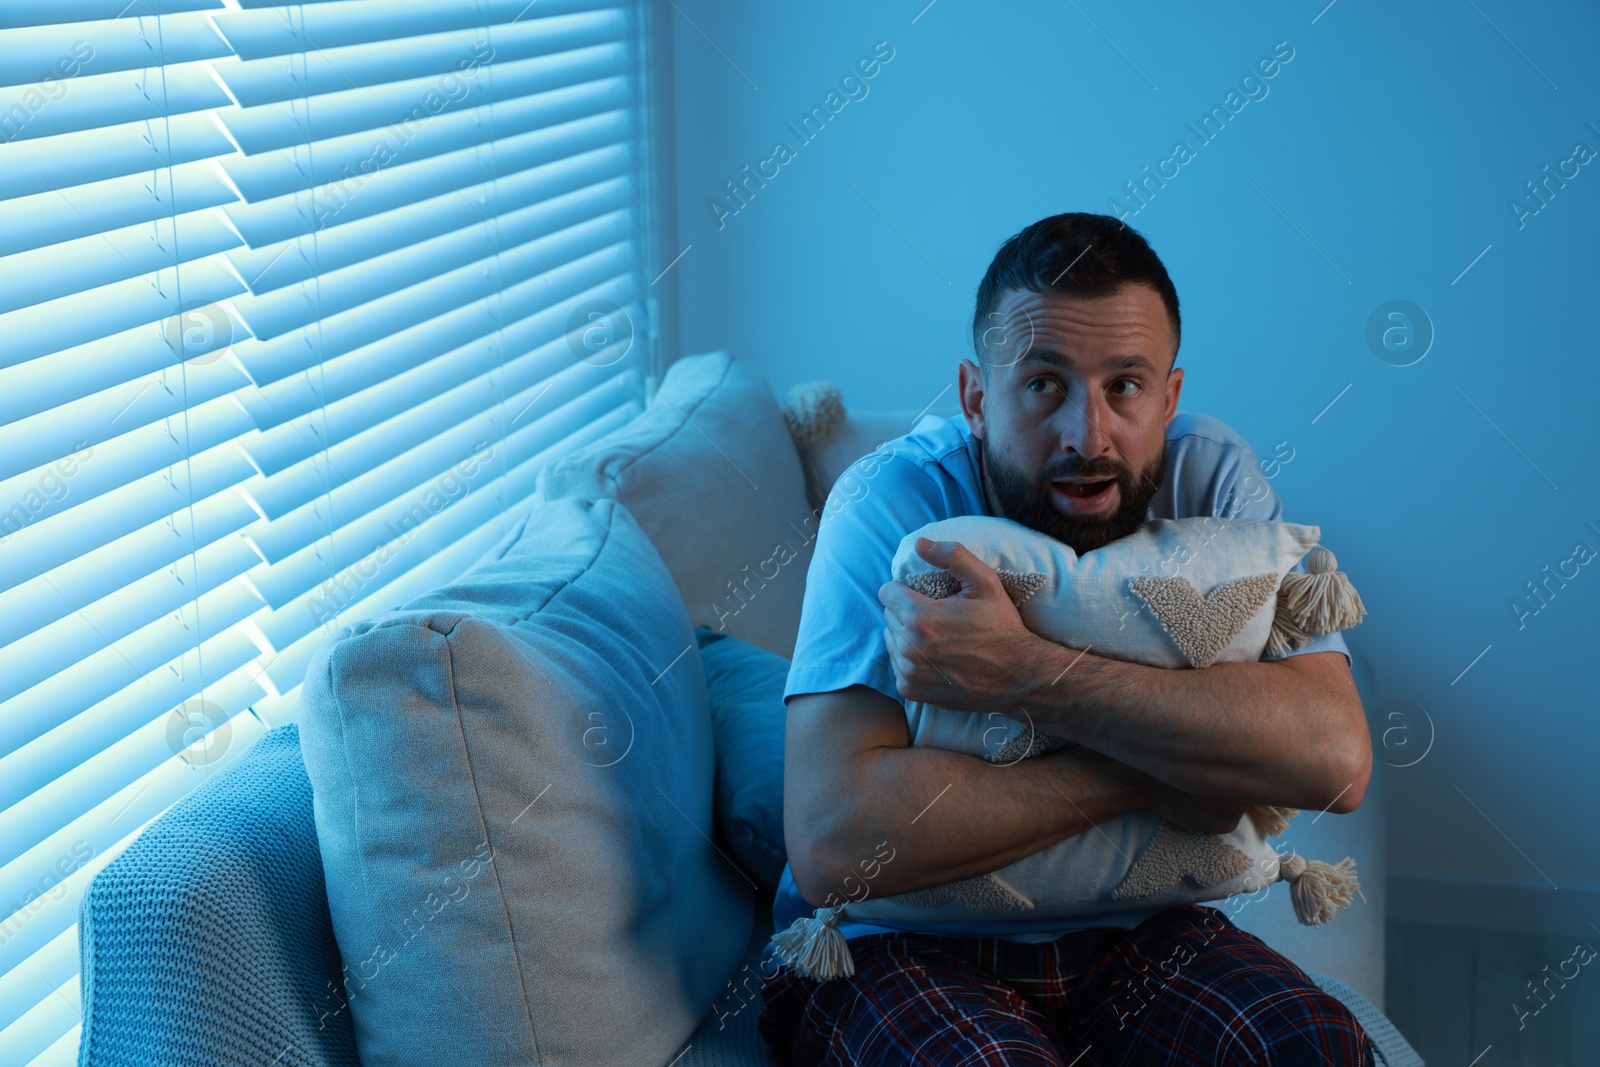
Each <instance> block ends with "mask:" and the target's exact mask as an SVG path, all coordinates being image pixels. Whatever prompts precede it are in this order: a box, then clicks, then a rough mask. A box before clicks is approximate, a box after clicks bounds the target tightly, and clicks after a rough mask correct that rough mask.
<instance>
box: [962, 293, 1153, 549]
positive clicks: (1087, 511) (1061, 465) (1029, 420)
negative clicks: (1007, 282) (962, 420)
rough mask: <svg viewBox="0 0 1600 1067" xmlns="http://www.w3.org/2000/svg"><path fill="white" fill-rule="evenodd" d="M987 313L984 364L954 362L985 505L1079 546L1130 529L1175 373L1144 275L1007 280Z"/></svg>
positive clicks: (1138, 515)
mask: <svg viewBox="0 0 1600 1067" xmlns="http://www.w3.org/2000/svg"><path fill="white" fill-rule="evenodd" d="M991 324H992V325H991V327H990V329H988V330H987V331H986V332H985V334H984V336H983V338H982V346H983V356H982V359H983V362H984V364H985V366H984V368H983V369H984V370H986V371H987V374H986V375H983V374H980V368H979V366H978V365H977V364H975V363H973V362H972V361H971V360H962V362H961V406H962V410H963V411H965V412H966V415H967V422H968V424H969V425H970V426H971V427H972V432H973V435H974V436H975V437H977V438H979V439H980V441H981V444H980V453H981V457H982V463H981V466H982V468H983V481H984V488H985V489H986V491H987V492H988V494H989V502H990V506H991V507H993V508H994V509H995V511H996V513H997V514H1000V515H1003V516H1005V517H1006V518H1009V519H1012V520H1014V521H1016V522H1020V523H1022V524H1023V525H1025V526H1030V527H1032V528H1033V529H1036V530H1039V531H1040V532H1042V533H1046V534H1049V535H1050V536H1051V537H1054V538H1056V539H1057V540H1059V541H1062V542H1064V543H1065V544H1067V545H1069V546H1071V548H1072V549H1073V550H1074V551H1075V552H1077V553H1078V554H1080V555H1082V554H1083V553H1085V552H1089V551H1092V550H1094V549H1096V548H1100V547H1102V546H1103V545H1107V544H1109V543H1111V542H1112V541H1115V540H1117V539H1118V538H1121V537H1126V536H1127V535H1128V534H1131V533H1133V532H1134V531H1135V530H1137V529H1138V528H1139V526H1140V525H1141V524H1143V522H1144V521H1145V513H1146V511H1147V510H1148V508H1149V506H1150V500H1151V498H1152V497H1154V496H1155V493H1156V490H1157V489H1159V488H1160V486H1161V478H1162V474H1163V470H1164V465H1165V461H1166V428H1167V423H1168V422H1169V421H1170V420H1171V419H1172V416H1173V414H1174V413H1175V412H1176V411H1177V408H1178V392H1179V390H1180V388H1181V387H1182V384H1183V371H1182V370H1181V369H1173V370H1171V372H1170V373H1169V371H1168V368H1169V367H1170V366H1171V364H1172V362H1173V360H1174V358H1175V357H1174V355H1173V350H1172V341H1173V338H1172V327H1171V323H1170V322H1169V321H1168V319H1167V312H1166V307H1165V305H1163V304H1162V302H1161V297H1160V296H1159V295H1157V293H1156V291H1155V290H1154V289H1152V288H1151V287H1150V286H1148V285H1144V284H1128V285H1124V286H1122V288H1120V289H1119V290H1118V291H1117V292H1115V293H1113V294H1112V295H1110V296H1105V297H1097V298H1095V299H1093V300H1084V299H1080V298H1076V297H1068V296H1062V295H1061V294H1059V293H1030V292H1023V291H1020V290H1015V289H1012V290H1007V291H1006V293H1005V294H1004V296H1003V297H1002V299H1001V301H1000V304H999V306H998V308H997V309H996V313H995V316H994V317H992V318H991ZM985 378H986V379H987V380H985Z"/></svg>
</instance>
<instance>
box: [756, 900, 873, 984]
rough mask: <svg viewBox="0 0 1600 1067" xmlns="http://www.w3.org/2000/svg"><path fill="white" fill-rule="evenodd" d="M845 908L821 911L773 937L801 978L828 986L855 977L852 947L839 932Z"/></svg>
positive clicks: (792, 924)
mask: <svg viewBox="0 0 1600 1067" xmlns="http://www.w3.org/2000/svg"><path fill="white" fill-rule="evenodd" d="M843 908H844V905H843V904H840V905H839V906H838V907H833V908H818V909H817V912H816V914H815V915H802V916H801V917H800V918H798V919H796V920H795V921H794V922H792V923H790V924H789V926H788V929H786V930H784V931H783V932H782V933H780V934H776V935H774V936H773V938H772V947H773V948H774V949H776V950H777V952H778V955H779V956H780V957H781V958H782V959H783V961H784V962H785V963H787V964H788V965H789V968H790V969H791V970H792V971H794V973H795V974H797V975H799V976H800V977H801V978H813V979H816V980H817V981H822V982H825V981H828V980H829V979H832V978H848V977H850V976H851V975H853V974H855V973H856V964H855V960H854V959H852V958H851V956H850V943H849V942H848V941H846V940H845V939H844V935H843V934H841V933H840V932H839V931H838V929H837V926H838V922H839V913H840V912H841V911H842V910H843Z"/></svg>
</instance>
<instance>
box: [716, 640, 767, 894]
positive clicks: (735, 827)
mask: <svg viewBox="0 0 1600 1067" xmlns="http://www.w3.org/2000/svg"><path fill="white" fill-rule="evenodd" d="M694 633H695V638H696V640H698V641H699V643H700V662H701V665H702V666H703V667H704V668H705V674H706V699H707V700H708V701H709V702H710V704H711V733H712V737H713V738H714V739H715V741H716V746H717V785H716V810H717V823H718V825H720V826H721V828H722V836H723V839H724V840H726V841H727V842H728V844H729V846H730V847H732V849H733V851H734V854H735V855H736V856H738V857H739V859H740V861H741V862H742V863H743V864H744V865H745V866H746V867H748V868H749V869H750V870H751V872H752V873H754V874H755V876H756V877H757V878H759V879H760V880H761V881H762V882H763V883H764V884H765V885H766V886H767V887H768V888H769V889H773V890H776V889H777V888H778V882H779V880H780V879H781V878H782V877H783V865H784V864H785V863H787V862H788V853H787V851H786V850H785V849H784V846H783V725H784V708H783V683H784V681H785V680H786V679H787V678H788V676H789V661H788V660H786V659H784V658H783V657H782V656H777V655H774V654H772V653H771V652H768V651H767V650H766V649H764V648H757V647H756V646H755V645H752V644H750V643H749V642H748V641H741V640H740V639H739V638H737V637H733V636H730V635H728V634H719V633H717V632H716V631H715V630H712V629H710V628H708V627H704V626H701V627H697V628H696V629H695V632H694Z"/></svg>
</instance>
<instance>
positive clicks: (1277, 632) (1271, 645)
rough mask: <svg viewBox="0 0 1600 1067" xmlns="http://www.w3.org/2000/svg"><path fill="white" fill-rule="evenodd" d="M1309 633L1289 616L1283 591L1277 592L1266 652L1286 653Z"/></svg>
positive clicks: (1290, 576)
mask: <svg viewBox="0 0 1600 1067" xmlns="http://www.w3.org/2000/svg"><path fill="white" fill-rule="evenodd" d="M1299 577H1301V575H1298V574H1291V575H1289V576H1288V577H1287V578H1285V581H1287V580H1288V578H1299ZM1309 640H1311V635H1310V634H1308V633H1306V631H1305V630H1304V629H1303V628H1301V626H1300V624H1299V623H1298V622H1296V621H1295V620H1294V619H1292V618H1290V617H1289V612H1288V609H1287V608H1285V606H1284V599H1283V592H1282V590H1279V592H1278V611H1277V614H1275V615H1273V616H1272V632H1271V633H1269V634H1267V652H1269V653H1270V654H1271V655H1274V656H1282V655H1286V654H1287V653H1288V652H1289V650H1290V649H1292V648H1299V647H1300V646H1301V645H1303V644H1305V643H1306V642H1307V641H1309Z"/></svg>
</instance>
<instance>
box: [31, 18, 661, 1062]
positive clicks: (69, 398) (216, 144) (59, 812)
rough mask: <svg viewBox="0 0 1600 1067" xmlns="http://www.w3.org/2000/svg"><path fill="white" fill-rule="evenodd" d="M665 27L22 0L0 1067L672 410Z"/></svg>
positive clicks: (61, 1027)
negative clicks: (139, 873) (425, 621)
mask: <svg viewBox="0 0 1600 1067" xmlns="http://www.w3.org/2000/svg"><path fill="white" fill-rule="evenodd" d="M645 20H646V15H645V13H644V11H643V10H642V8H641V6H640V5H638V4H636V3H631V2H629V3H603V2H596V0H590V2H583V0H537V2H535V3H530V2H529V0H513V2H501V0H459V2H454V3H449V4H441V3H439V2H438V0H327V2H321V3H305V4H276V3H269V2H264V0H228V2H224V0H133V2H132V3H128V0H108V2H103V0H0V1067H3V1064H10V1063H30V1062H37V1063H72V1062H76V1047H77V1032H78V1031H77V1027H78V1023H79V1021H80V1015H79V1013H78V999H79V997H78V989H77V979H76V975H77V964H78V946H77V940H76V931H75V927H74V924H75V920H76V916H77V908H78V901H79V899H80V898H81V895H82V891H83V887H84V885H85V884H86V883H87V881H88V880H89V878H91V877H92V876H93V875H94V873H95V872H96V871H98V870H99V869H100V868H101V867H102V866H104V864H105V863H106V862H108V861H109V860H110V859H111V858H112V857H113V856H115V854H116V853H117V852H118V851H119V850H120V849H121V848H123V847H125V846H126V845H127V843H128V842H129V841H131V840H132V838H133V836H135V835H136V834H137V833H138V831H139V830H140V829H141V828H142V827H143V826H145V825H147V824H148V823H149V822H150V821H151V820H152V819H154V818H155V817H156V816H157V815H159V814H160V813H161V812H162V811H163V810H165V809H166V808H167V807H168V806H169V805H171V804H172V803H173V802H174V801H175V800H177V799H178V798H180V797H181V796H183V795H184V794H186V793H187V792H189V791H190V790H192V789H194V788H195V787H196V786H197V785H199V784H200V783H201V782H202V781H204V780H205V779H206V778H207V777H208V776H209V775H211V774H213V773H215V772H216V771H217V770H218V769H219V768H221V767H223V766H225V765H226V764H227V763H228V762H229V761H230V760H232V759H234V758H237V756H239V755H240V754H242V753H243V752H244V750H245V749H246V748H248V747H249V745H250V743H251V742H253V741H254V740H255V738H256V737H258V736H259V735H260V734H261V733H262V732H263V731H265V730H266V729H268V728H269V727H271V726H274V725H277V724H279V723H282V722H287V721H292V720H293V719H294V717H295V714H296V706H297V695H298V687H299V683H300V681H301V678H302V677H303V676H304V673H305V668H306V665H307V663H308V662H309V660H310V657H311V654H312V652H313V651H314V650H315V648H316V646H317V645H318V644H319V643H320V642H321V641H322V640H323V639H324V637H325V636H326V635H327V634H328V633H330V632H332V630H333V629H335V628H336V626H337V625H340V624H343V623H347V622H350V621H353V620H355V619H359V618H362V617H364V616H367V615H370V614H372V613H373V612H376V611H380V610H383V609H385V608H388V607H392V606H394V605H396V604H399V603H401V602H403V601H405V600H407V599H409V598H411V597H413V596H416V595H418V594H420V593H423V592H425V591H427V590H428V589H431V588H433V587H434V586H436V585H439V584H441V583H443V582H445V581H448V580H449V579H450V578H452V577H454V576H455V575H457V574H459V573H460V572H461V571H462V570H463V569H465V568H466V567H467V566H469V565H470V564H471V563H472V562H473V561H474V560H475V559H476V558H477V557H478V556H479V555H480V554H482V552H484V551H485V550H486V549H488V548H489V547H491V546H492V545H493V544H494V543H495V541H496V540H498V539H499V537H500V536H501V535H502V534H503V533H504V532H505V530H506V529H507V528H508V527H509V525H510V523H511V522H512V521H514V518H515V516H516V515H517V514H518V513H519V511H520V509H521V508H522V507H523V506H525V504H526V503H527V502H528V500H529V498H530V497H531V495H532V493H533V489H534V479H535V476H536V474H537V472H538V470H539V469H540V468H541V467H542V466H543V465H544V464H545V463H546V462H548V461H549V460H550V459H551V458H552V457H554V456H557V455H560V454H562V453H564V452H566V451H569V450H571V449H572V448H574V447H577V446H578V445H580V444H582V443H584V442H586V441H588V440H591V439H593V438H595V437H598V436H599V435H601V434H603V433H605V432H606V431H607V430H609V429H611V428H613V427H614V426H616V425H618V424H619V423H621V422H622V421H625V420H626V419H627V418H629V417H631V416H632V415H633V414H634V413H635V412H636V411H637V410H638V409H639V407H640V406H641V404H642V400H643V385H642V383H643V381H644V379H645V375H646V374H647V373H648V372H649V371H650V369H651V365H652V360H653V359H654V358H655V357H654V353H653V351H652V348H653V344H652V336H651V331H650V329H649V328H648V324H649V323H650V321H651V316H650V314H649V312H650V311H651V310H653V308H652V305H651V304H650V302H649V301H648V299H647V294H648V292H649V289H650V286H649V281H648V277H647V275H646V272H645V264H646V263H650V262H656V261H657V256H656V250H655V249H654V248H653V247H652V244H651V237H650V235H651V230H652V218H651V213H650V210H649V205H650V203H651V196H652V190H651V183H650V172H649V153H648V150H647V146H648V125H649V123H648V111H647V108H646V106H645V101H644V99H643V97H644V91H643V87H644V85H645V80H644V75H643V69H644V63H645V61H646V59H647V49H646V48H645V47H644V30H645V27H644V25H643V24H644V22H645Z"/></svg>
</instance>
